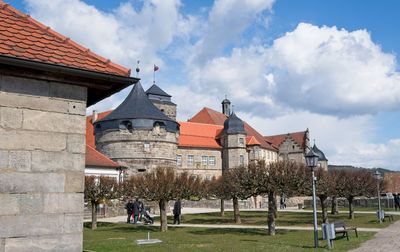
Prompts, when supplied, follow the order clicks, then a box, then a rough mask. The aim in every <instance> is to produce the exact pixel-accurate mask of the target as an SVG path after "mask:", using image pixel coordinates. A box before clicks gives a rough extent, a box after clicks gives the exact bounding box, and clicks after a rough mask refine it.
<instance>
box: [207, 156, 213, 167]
mask: <svg viewBox="0 0 400 252" xmlns="http://www.w3.org/2000/svg"><path fill="white" fill-rule="evenodd" d="M208 165H211V166H214V165H215V157H214V156H209V157H208Z"/></svg>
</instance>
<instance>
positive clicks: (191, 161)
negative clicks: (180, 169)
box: [187, 155, 194, 166]
mask: <svg viewBox="0 0 400 252" xmlns="http://www.w3.org/2000/svg"><path fill="white" fill-rule="evenodd" d="M187 164H188V166H193V164H194V155H188V156H187Z"/></svg>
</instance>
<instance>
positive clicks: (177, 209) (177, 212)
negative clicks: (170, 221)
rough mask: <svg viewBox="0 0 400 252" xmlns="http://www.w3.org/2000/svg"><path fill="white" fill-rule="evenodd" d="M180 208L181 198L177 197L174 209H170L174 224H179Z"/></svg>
mask: <svg viewBox="0 0 400 252" xmlns="http://www.w3.org/2000/svg"><path fill="white" fill-rule="evenodd" d="M181 208H182V207H181V200H180V199H178V200H177V201H175V204H174V210H173V211H172V212H173V214H174V224H176V223H178V225H179V224H181Z"/></svg>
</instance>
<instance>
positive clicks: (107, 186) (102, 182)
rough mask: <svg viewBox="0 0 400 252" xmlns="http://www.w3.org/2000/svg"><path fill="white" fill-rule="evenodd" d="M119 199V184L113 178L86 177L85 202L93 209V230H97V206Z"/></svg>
mask: <svg viewBox="0 0 400 252" xmlns="http://www.w3.org/2000/svg"><path fill="white" fill-rule="evenodd" d="M117 197H118V183H117V181H116V180H115V179H114V178H111V177H105V176H100V177H95V176H85V190H84V198H85V201H87V202H90V205H91V207H92V229H96V228H97V213H96V209H97V206H98V205H99V204H100V203H101V202H103V201H105V200H109V199H113V198H117Z"/></svg>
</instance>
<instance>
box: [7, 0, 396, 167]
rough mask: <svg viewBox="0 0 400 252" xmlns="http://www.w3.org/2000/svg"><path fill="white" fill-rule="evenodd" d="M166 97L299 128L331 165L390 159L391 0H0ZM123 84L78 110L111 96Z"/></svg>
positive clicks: (391, 163)
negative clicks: (227, 107) (223, 105)
mask: <svg viewBox="0 0 400 252" xmlns="http://www.w3.org/2000/svg"><path fill="white" fill-rule="evenodd" d="M6 2H8V3H10V4H11V5H13V6H14V7H16V8H18V9H20V10H22V11H23V12H26V13H29V14H30V15H31V16H33V17H34V18H36V19H38V20H40V21H41V22H43V23H45V24H46V25H49V26H51V27H52V28H54V29H55V30H57V31H58V32H60V33H62V34H64V35H67V36H69V37H71V38H72V39H74V40H76V41H77V42H79V43H81V44H82V45H84V46H86V47H89V48H90V49H91V50H93V51H95V52H97V53H99V54H101V55H103V56H105V57H109V58H110V59H111V60H113V61H115V62H117V63H120V64H122V65H124V66H126V67H130V68H132V69H135V67H136V61H137V60H140V61H141V63H140V67H141V73H140V77H141V78H142V84H143V86H144V87H149V86H150V85H151V82H152V72H151V69H152V65H153V64H157V65H159V66H160V70H159V71H158V72H157V84H158V85H159V86H160V87H161V88H163V89H164V90H165V91H167V92H168V93H170V94H171V95H172V96H173V100H174V101H175V102H176V103H177V104H178V117H179V118H180V120H186V119H187V118H189V117H190V116H192V115H193V114H194V113H196V112H197V111H198V110H200V109H201V108H202V107H204V106H207V107H211V108H214V109H216V110H220V101H221V100H222V99H223V98H224V95H225V94H226V95H227V96H228V98H229V99H230V100H231V101H232V103H233V104H235V111H236V112H237V114H238V115H239V116H240V117H241V118H243V119H245V120H246V121H248V122H249V123H250V124H252V125H253V126H254V127H255V128H256V129H257V130H259V131H260V132H261V133H263V134H265V135H270V134H279V133H287V132H291V131H302V130H305V129H306V128H309V129H310V133H311V138H312V139H316V142H317V145H318V146H319V147H320V148H321V149H322V150H323V151H324V152H325V154H326V156H327V157H328V159H329V162H330V163H331V164H350V165H356V166H365V167H378V166H379V167H386V168H391V169H395V170H400V129H399V125H400V123H399V121H400V119H399V118H400V109H399V108H400V69H399V64H398V60H399V56H398V54H399V52H400V38H399V36H398V29H399V28H398V27H400V16H399V15H398V13H400V2H399V1H395V0H392V1H389V0H387V1H372V0H371V1H358V0H347V1H345V0H336V1H317V0H304V1H289V0H276V1H274V0H241V1H239V0H230V1H228V0H219V1H183V0H182V1H179V0H163V1H161V0H143V1H129V0H122V1H106V0H98V1H96V0H81V1H80V0H69V1H67V0H64V1H62V0H52V1H46V0H12V1H10V0H8V1H7V0H6ZM128 92H129V90H128V89H127V90H123V91H122V92H120V93H119V94H116V95H114V96H112V97H110V98H108V99H106V100H104V101H103V102H101V103H99V104H97V105H95V106H94V107H91V108H89V109H88V113H89V112H90V111H91V110H92V109H98V110H100V111H102V110H106V109H110V108H114V107H115V106H117V105H118V104H119V103H120V102H121V101H122V100H123V98H124V97H125V96H126V94H127V93H128Z"/></svg>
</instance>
